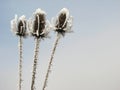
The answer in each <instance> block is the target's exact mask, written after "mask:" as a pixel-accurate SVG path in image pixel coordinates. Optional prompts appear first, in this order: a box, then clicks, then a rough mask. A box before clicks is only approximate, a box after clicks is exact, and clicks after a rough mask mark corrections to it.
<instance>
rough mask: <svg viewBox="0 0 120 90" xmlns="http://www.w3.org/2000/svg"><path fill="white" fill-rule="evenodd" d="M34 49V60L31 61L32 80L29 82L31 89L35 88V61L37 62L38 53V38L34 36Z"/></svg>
mask: <svg viewBox="0 0 120 90" xmlns="http://www.w3.org/2000/svg"><path fill="white" fill-rule="evenodd" d="M35 41H36V42H35V51H34V62H33V71H32V82H31V90H35V78H36V77H35V76H36V70H37V62H38V55H39V44H40V38H35Z"/></svg>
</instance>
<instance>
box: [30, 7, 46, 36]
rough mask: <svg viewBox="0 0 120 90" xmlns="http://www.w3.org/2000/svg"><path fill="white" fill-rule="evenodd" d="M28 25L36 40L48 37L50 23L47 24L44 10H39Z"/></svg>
mask: <svg viewBox="0 0 120 90" xmlns="http://www.w3.org/2000/svg"><path fill="white" fill-rule="evenodd" d="M28 23H29V26H28V27H29V30H30V33H31V35H32V36H35V37H36V38H43V37H46V36H47V34H48V31H47V30H48V23H47V22H46V13H45V12H44V11H43V10H41V9H39V8H38V9H37V10H36V11H35V12H34V17H33V19H31V20H29V22H28Z"/></svg>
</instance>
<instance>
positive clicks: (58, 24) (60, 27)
mask: <svg viewBox="0 0 120 90" xmlns="http://www.w3.org/2000/svg"><path fill="white" fill-rule="evenodd" d="M72 22H73V17H72V16H70V15H69V10H68V9H66V8H63V9H62V10H61V11H60V12H59V13H58V15H57V17H56V18H53V19H52V24H53V29H54V30H55V31H56V32H58V33H59V34H61V35H63V36H64V35H65V33H67V32H71V31H72V30H71V29H72Z"/></svg>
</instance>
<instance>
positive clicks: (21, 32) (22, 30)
mask: <svg viewBox="0 0 120 90" xmlns="http://www.w3.org/2000/svg"><path fill="white" fill-rule="evenodd" d="M26 22H27V20H26V18H25V16H24V15H22V16H21V17H20V18H19V19H18V17H17V15H15V18H14V19H13V20H12V21H11V31H12V32H13V33H15V35H17V36H21V37H26V36H27V35H28V33H27V25H26V24H27V23H26Z"/></svg>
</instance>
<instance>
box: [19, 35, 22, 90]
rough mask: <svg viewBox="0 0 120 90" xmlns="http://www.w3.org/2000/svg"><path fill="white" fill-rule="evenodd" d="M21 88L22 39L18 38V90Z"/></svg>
mask: <svg viewBox="0 0 120 90" xmlns="http://www.w3.org/2000/svg"><path fill="white" fill-rule="evenodd" d="M21 87H22V37H21V36H20V38H19V90H21Z"/></svg>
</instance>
